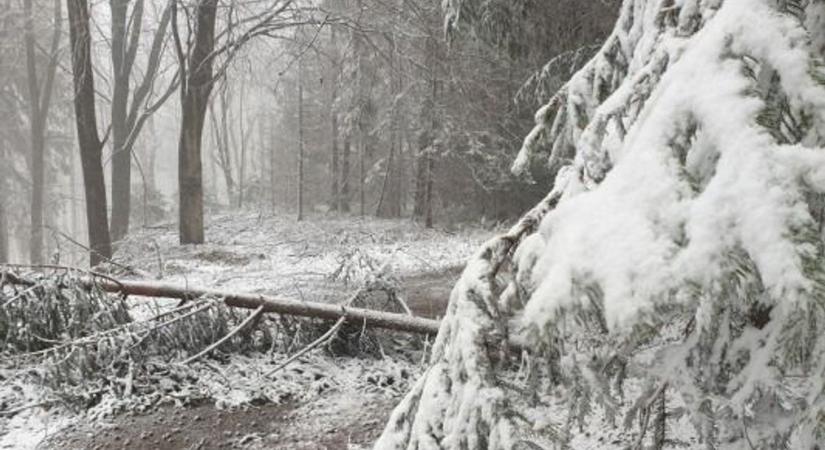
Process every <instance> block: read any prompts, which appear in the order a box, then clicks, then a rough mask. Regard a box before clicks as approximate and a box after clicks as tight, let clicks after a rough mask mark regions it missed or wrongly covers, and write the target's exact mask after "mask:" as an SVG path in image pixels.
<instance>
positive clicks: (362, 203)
mask: <svg viewBox="0 0 825 450" xmlns="http://www.w3.org/2000/svg"><path fill="white" fill-rule="evenodd" d="M365 135H366V133H365V130H363V129H362V127H361V126H359V128H358V206H359V207H358V211H359V214H360V215H361V216H362V217H363V216H364V215H365V214H366V199H365V190H366V186H365V184H366V167H365V166H366V153H367V142H366V141H367V139H366V136H365Z"/></svg>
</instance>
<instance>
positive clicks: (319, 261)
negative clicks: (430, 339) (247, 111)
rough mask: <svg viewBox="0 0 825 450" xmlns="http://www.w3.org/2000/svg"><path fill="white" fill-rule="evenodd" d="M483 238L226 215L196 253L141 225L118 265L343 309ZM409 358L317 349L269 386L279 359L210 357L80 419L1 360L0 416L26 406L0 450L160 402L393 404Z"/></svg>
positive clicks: (27, 370)
mask: <svg viewBox="0 0 825 450" xmlns="http://www.w3.org/2000/svg"><path fill="white" fill-rule="evenodd" d="M491 233H492V232H491V231H487V230H483V229H467V230H460V231H458V232H446V231H438V230H427V229H424V228H423V227H420V226H418V225H416V224H414V223H411V222H410V221H407V220H374V219H359V218H351V217H324V218H315V219H311V220H308V221H306V222H301V223H297V222H295V220H294V219H292V218H288V217H279V216H276V217H268V216H261V215H258V214H254V213H241V214H226V215H221V216H219V217H215V218H213V219H212V220H211V223H210V225H209V226H208V228H207V240H208V242H209V243H207V244H205V245H200V246H181V245H178V244H177V237H176V228H175V227H174V226H169V227H161V228H154V229H146V230H141V231H139V232H137V233H135V234H134V235H133V236H131V237H130V238H129V239H128V240H127V241H126V242H124V243H122V244H121V245H120V246H119V248H118V251H117V254H116V255H115V259H116V260H117V261H118V262H119V263H121V264H124V265H129V266H132V267H134V268H137V269H139V270H138V272H139V273H148V274H151V275H152V276H155V277H158V278H162V279H163V281H164V282H171V283H179V284H188V285H191V286H199V287H210V288H220V289H222V290H231V291H239V292H266V293H269V294H276V295H281V296H289V297H293V298H304V299H306V300H313V301H343V300H344V299H346V298H347V297H348V296H349V292H350V291H352V290H355V289H357V288H358V287H359V286H360V285H361V283H363V282H364V281H365V280H366V279H367V278H368V277H369V276H370V275H371V274H374V273H375V272H376V271H382V272H384V273H388V274H390V275H394V276H397V277H403V276H408V275H418V274H422V273H430V272H440V271H444V270H445V269H448V268H452V267H454V266H457V265H460V264H461V263H462V261H463V260H464V259H465V258H466V257H467V255H468V254H469V253H470V252H471V251H472V250H473V249H474V248H475V247H477V245H478V244H479V242H481V241H482V240H483V239H485V238H486V237H487V235H489V234H491ZM132 276H134V275H132ZM127 303H128V304H129V305H130V306H131V314H132V315H133V316H134V317H135V318H136V319H137V320H138V321H140V320H145V319H147V318H148V317H150V316H152V315H154V314H156V313H157V311H158V309H171V308H172V307H173V306H174V305H175V304H176V302H172V301H163V300H160V301H158V300H153V301H147V300H146V299H130V300H128V301H127ZM405 345H407V344H405V343H402V345H401V347H404V346H405ZM388 350H389V349H388ZM292 351H293V352H294V351H295V349H293V350H292ZM416 352H417V350H416V351H404V352H401V353H398V352H389V353H390V356H388V357H385V358H383V359H374V358H365V359H359V358H346V357H334V356H330V355H328V354H327V353H325V352H323V351H315V352H311V353H309V354H307V355H306V356H304V357H301V358H299V359H298V360H297V361H295V362H293V363H292V364H290V365H289V366H287V368H285V369H284V370H282V371H280V372H278V373H277V374H275V375H274V376H272V377H270V378H268V379H265V378H262V376H263V375H264V374H265V373H267V372H269V371H270V370H271V369H272V368H274V367H275V366H277V365H278V364H280V363H281V362H282V361H284V360H286V358H288V357H289V355H288V354H285V353H278V352H274V353H270V354H251V355H230V356H229V358H228V360H224V361H223V362H222V363H219V362H216V361H210V360H209V359H208V358H207V359H205V360H202V361H199V362H196V363H193V364H191V365H189V366H188V367H183V366H180V367H175V366H169V369H168V370H169V372H168V373H166V372H156V373H154V374H153V375H152V377H151V380H150V381H149V382H150V383H152V384H153V389H151V393H150V394H148V395H141V396H135V395H133V396H129V397H123V396H122V390H121V392H119V393H118V392H114V391H112V390H105V391H104V392H102V393H101V396H102V397H101V398H100V400H99V401H97V402H96V403H95V406H94V407H92V408H91V409H89V410H87V411H84V412H81V413H80V414H77V413H71V412H69V411H67V410H66V409H64V408H63V407H62V405H61V402H60V401H59V398H58V397H57V396H56V395H55V393H54V392H49V391H48V390H47V389H45V388H43V387H40V386H39V385H38V384H37V383H36V382H35V381H34V379H35V377H32V374H34V373H35V372H36V371H42V370H44V367H38V366H25V367H17V366H13V365H12V364H13V363H12V362H11V361H5V362H2V363H0V380H2V383H0V412H8V411H11V410H15V409H17V408H20V407H24V406H32V407H31V408H27V409H25V410H23V411H21V412H19V413H16V414H9V417H0V448H15V449H17V448H23V449H25V448H34V447H35V446H36V445H37V444H38V443H39V442H40V441H41V440H42V439H43V438H44V437H46V436H47V435H49V434H52V433H55V432H58V431H59V430H60V429H61V428H62V427H64V426H66V425H68V424H71V423H73V422H76V421H77V420H78V419H80V418H81V417H82V418H83V419H84V420H85V421H92V422H95V421H106V420H109V418H110V417H111V416H112V415H114V414H117V413H120V412H124V411H132V410H136V411H141V410H148V409H151V408H152V407H154V406H155V405H158V404H162V403H172V404H179V405H185V404H187V403H190V402H194V401H199V400H202V399H207V400H209V401H214V402H215V404H216V407H218V408H232V407H242V406H243V405H248V404H258V403H260V402H269V403H283V402H290V403H294V402H298V403H299V404H302V405H305V406H303V407H302V408H303V410H304V414H311V411H312V410H313V408H314V406H313V405H314V402H327V403H330V402H331V403H333V404H348V403H347V402H348V401H349V400H348V399H351V398H357V397H358V396H361V395H364V394H369V395H379V396H384V397H386V398H395V397H397V396H398V395H400V394H401V393H403V392H404V391H405V390H406V389H407V388H408V383H409V381H410V380H412V379H415V378H417V377H418V376H419V374H420V370H421V368H420V365H419V362H420V359H419V358H420V354H417V353H416ZM393 355H394V356H393ZM185 356H186V355H183V354H182V355H181V360H182V359H184V357H185ZM151 361H152V359H150V362H151ZM156 362H158V363H159V364H160V365H161V366H163V365H165V364H168V363H167V362H165V361H160V360H157V359H156ZM123 381H124V382H128V381H127V380H123ZM142 392H146V390H142ZM308 433H310V435H311V430H310V431H309V432H308Z"/></svg>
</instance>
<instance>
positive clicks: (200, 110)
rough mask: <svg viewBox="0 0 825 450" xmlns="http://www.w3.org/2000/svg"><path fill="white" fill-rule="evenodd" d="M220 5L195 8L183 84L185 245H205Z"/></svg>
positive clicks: (203, 3) (203, 1)
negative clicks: (208, 129)
mask: <svg viewBox="0 0 825 450" xmlns="http://www.w3.org/2000/svg"><path fill="white" fill-rule="evenodd" d="M217 3H218V2H217V0H200V1H198V3H197V5H196V6H195V16H196V19H195V21H196V23H195V40H194V46H193V48H192V51H191V53H190V54H189V58H188V62H187V64H186V66H187V68H188V70H186V75H185V77H186V79H185V82H184V83H182V84H181V92H182V94H181V131H180V140H179V143H178V190H179V202H178V211H179V235H180V236H179V237H180V243H181V244H202V243H203V242H204V231H203V162H202V157H201V148H202V137H203V124H204V119H205V117H206V107H207V105H208V102H209V94H210V92H211V91H212V86H213V79H212V62H213V61H212V55H211V53H212V51H213V50H214V48H215V19H216V14H217ZM175 15H176V14H175ZM173 20H174V19H173ZM175 28H176V27H175ZM182 72H183V71H182Z"/></svg>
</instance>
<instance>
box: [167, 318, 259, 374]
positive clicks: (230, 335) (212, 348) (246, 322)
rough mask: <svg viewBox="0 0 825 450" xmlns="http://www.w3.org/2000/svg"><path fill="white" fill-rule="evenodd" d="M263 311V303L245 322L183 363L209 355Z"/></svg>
mask: <svg viewBox="0 0 825 450" xmlns="http://www.w3.org/2000/svg"><path fill="white" fill-rule="evenodd" d="M263 312H264V306H263V305H261V306H259V307H258V309H256V310H255V311H254V312H253V313H252V314H250V315H249V317H247V318H246V319H244V321H243V322H241V323H240V324H238V326H237V327H235V329H234V330H232V331H230V332H229V333H227V334H226V336H224V337H222V338H221V339H219V340H218V341H217V342H215V343H213V344H212V345H210V346H209V347H206V348H205V349H203V351H201V352H200V353H198V354H197V355H195V356H192V357H190V358H187V359H186V361H184V362H183V363H181V364H184V365H185V364H189V363H191V362H194V361H197V360H198V359H200V358H201V357H202V356H204V355H207V354H208V353H209V352H211V351H212V350H215V349H216V348H218V347H220V346H221V344H223V343H224V342H226V341H228V340H229V339H230V338H231V337H232V336H234V335H236V334H238V332H239V331H241V330H243V328H244V327H245V326H247V325H248V324H249V323H250V322H252V321H253V320H255V319H256V318H258V316H260V315H261V313H263Z"/></svg>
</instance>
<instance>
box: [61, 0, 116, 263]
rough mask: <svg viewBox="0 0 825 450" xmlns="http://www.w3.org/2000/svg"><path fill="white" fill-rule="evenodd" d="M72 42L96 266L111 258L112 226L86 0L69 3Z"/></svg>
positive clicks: (77, 114)
mask: <svg viewBox="0 0 825 450" xmlns="http://www.w3.org/2000/svg"><path fill="white" fill-rule="evenodd" d="M66 3H67V6H68V7H67V9H68V11H69V38H70V42H71V50H72V73H73V79H74V110H75V121H76V124H77V140H78V144H79V146H80V162H81V164H82V166H83V185H84V188H85V191H86V220H87V224H88V229H89V248H90V251H89V262H90V265H91V266H93V267H94V266H95V265H97V264H99V263H100V262H102V261H103V260H104V259H107V258H111V256H112V245H111V241H110V239H109V223H108V220H107V217H106V185H105V183H104V181H103V164H102V162H101V156H102V150H103V144H102V143H101V142H100V137H99V135H98V131H97V116H96V115H95V89H94V71H93V70H92V60H91V58H92V53H91V35H90V33H89V9H88V5H87V3H86V0H67V2H66Z"/></svg>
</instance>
